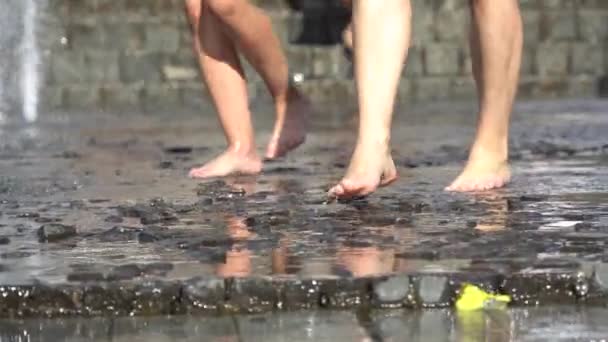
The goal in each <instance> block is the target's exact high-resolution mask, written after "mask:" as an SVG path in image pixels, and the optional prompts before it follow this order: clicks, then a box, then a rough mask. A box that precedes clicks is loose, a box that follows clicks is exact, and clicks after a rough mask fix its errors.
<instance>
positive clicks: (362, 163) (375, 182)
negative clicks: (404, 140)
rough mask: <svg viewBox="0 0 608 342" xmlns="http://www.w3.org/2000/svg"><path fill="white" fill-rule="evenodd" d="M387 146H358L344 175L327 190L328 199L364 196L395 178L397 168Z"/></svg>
mask: <svg viewBox="0 0 608 342" xmlns="http://www.w3.org/2000/svg"><path fill="white" fill-rule="evenodd" d="M383 149H384V150H387V148H359V147H357V149H355V153H354V154H353V157H352V159H351V162H350V165H349V167H348V171H347V172H346V176H344V178H342V180H341V181H340V183H338V185H336V186H334V187H333V188H331V189H330V190H329V193H328V196H329V198H330V199H336V198H339V199H352V198H357V197H365V196H367V195H369V194H371V193H373V192H374V191H376V189H378V187H381V186H387V185H389V184H391V183H393V182H394V181H396V180H397V177H398V175H397V169H396V168H395V163H394V162H393V158H392V157H391V155H390V152H389V151H387V152H384V153H378V151H382V150H383Z"/></svg>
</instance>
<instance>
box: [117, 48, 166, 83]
mask: <svg viewBox="0 0 608 342" xmlns="http://www.w3.org/2000/svg"><path fill="white" fill-rule="evenodd" d="M164 61H165V56H164V55H162V54H160V53H157V52H148V51H136V52H135V51H134V52H125V53H123V54H122V55H121V56H120V78H121V81H123V82H125V83H135V82H142V81H145V82H160V81H161V79H162V71H161V67H162V65H163V64H164Z"/></svg>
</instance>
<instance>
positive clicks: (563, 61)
mask: <svg viewBox="0 0 608 342" xmlns="http://www.w3.org/2000/svg"><path fill="white" fill-rule="evenodd" d="M569 55H570V46H569V45H568V44H567V43H546V44H541V45H540V46H538V50H537V52H536V70H537V71H538V73H539V75H541V76H566V75H567V74H568V64H569Z"/></svg>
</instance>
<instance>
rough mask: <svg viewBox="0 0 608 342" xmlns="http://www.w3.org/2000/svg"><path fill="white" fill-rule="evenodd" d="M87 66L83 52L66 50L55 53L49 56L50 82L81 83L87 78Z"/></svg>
mask: <svg viewBox="0 0 608 342" xmlns="http://www.w3.org/2000/svg"><path fill="white" fill-rule="evenodd" d="M87 73H88V68H87V65H86V63H85V57H84V55H83V54H79V53H73V52H70V51H66V52H65V53H55V54H54V55H53V56H52V58H51V67H50V82H51V83H52V84H69V83H82V82H86V80H87Z"/></svg>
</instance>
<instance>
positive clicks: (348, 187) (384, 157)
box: [329, 0, 411, 198]
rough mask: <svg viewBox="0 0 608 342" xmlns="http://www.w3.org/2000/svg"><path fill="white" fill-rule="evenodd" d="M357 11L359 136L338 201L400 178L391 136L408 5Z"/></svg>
mask: <svg viewBox="0 0 608 342" xmlns="http://www.w3.org/2000/svg"><path fill="white" fill-rule="evenodd" d="M353 5H354V6H353V28H354V48H355V54H354V58H355V80H356V85H357V91H358V97H359V101H358V102H359V112H360V116H359V133H358V137H357V144H356V147H355V151H354V154H353V156H352V158H351V162H350V165H349V167H348V170H347V172H346V176H345V177H344V178H343V179H342V180H341V181H340V183H339V184H338V185H336V186H335V187H333V188H332V189H331V190H330V191H329V196H330V197H338V198H351V197H357V196H365V195H368V194H370V193H372V192H374V191H375V190H376V189H377V188H378V186H379V185H383V184H389V183H391V182H392V181H394V180H395V179H396V178H397V170H396V169H395V164H394V163H393V159H392V157H391V148H390V131H391V121H392V115H393V110H394V108H393V107H394V102H395V97H396V94H397V87H398V85H399V79H400V77H401V71H402V68H403V64H404V61H405V59H406V56H407V50H408V47H409V43H410V32H411V5H410V1H409V0H384V1H380V0H375V1H368V0H355V1H353Z"/></svg>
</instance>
